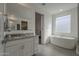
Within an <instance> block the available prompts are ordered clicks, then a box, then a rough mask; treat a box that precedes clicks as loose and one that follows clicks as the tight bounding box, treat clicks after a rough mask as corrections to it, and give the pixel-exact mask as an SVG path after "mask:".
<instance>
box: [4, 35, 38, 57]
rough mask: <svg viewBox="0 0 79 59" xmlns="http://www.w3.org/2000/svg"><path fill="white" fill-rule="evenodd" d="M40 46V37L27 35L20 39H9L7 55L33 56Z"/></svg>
mask: <svg viewBox="0 0 79 59" xmlns="http://www.w3.org/2000/svg"><path fill="white" fill-rule="evenodd" d="M37 48H38V37H37V36H34V37H29V38H28V37H27V38H24V39H20V40H15V41H9V42H7V44H6V48H5V50H6V52H5V55H6V56H32V55H33V54H35V52H36V51H37Z"/></svg>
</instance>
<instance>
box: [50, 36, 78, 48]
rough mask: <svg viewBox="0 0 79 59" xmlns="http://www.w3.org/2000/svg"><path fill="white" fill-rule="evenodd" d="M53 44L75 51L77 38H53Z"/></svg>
mask: <svg viewBox="0 0 79 59" xmlns="http://www.w3.org/2000/svg"><path fill="white" fill-rule="evenodd" d="M50 41H51V43H52V44H54V45H57V46H59V47H63V48H67V49H74V48H75V45H76V38H74V37H66V36H54V35H53V36H51V39H50Z"/></svg>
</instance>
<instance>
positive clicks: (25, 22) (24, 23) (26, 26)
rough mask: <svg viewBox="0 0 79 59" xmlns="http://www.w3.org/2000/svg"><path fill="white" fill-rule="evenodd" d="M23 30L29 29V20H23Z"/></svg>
mask: <svg viewBox="0 0 79 59" xmlns="http://www.w3.org/2000/svg"><path fill="white" fill-rule="evenodd" d="M21 30H28V22H27V21H21Z"/></svg>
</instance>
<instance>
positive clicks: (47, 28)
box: [44, 13, 52, 44]
mask: <svg viewBox="0 0 79 59" xmlns="http://www.w3.org/2000/svg"><path fill="white" fill-rule="evenodd" d="M51 34H52V15H50V14H48V13H47V14H45V15H44V44H45V43H48V42H49V36H51Z"/></svg>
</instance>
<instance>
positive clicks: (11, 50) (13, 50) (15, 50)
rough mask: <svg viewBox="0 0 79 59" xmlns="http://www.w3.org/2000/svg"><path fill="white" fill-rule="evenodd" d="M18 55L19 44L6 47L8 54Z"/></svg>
mask: <svg viewBox="0 0 79 59" xmlns="http://www.w3.org/2000/svg"><path fill="white" fill-rule="evenodd" d="M17 55H18V46H12V47H7V48H6V56H17Z"/></svg>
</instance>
